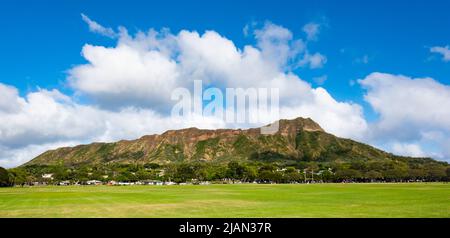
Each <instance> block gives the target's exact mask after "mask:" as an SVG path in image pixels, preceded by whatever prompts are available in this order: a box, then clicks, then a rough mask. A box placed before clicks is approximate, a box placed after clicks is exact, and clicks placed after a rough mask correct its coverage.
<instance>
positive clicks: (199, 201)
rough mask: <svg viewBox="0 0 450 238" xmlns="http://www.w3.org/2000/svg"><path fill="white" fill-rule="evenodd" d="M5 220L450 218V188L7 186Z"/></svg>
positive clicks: (1, 198)
mask: <svg viewBox="0 0 450 238" xmlns="http://www.w3.org/2000/svg"><path fill="white" fill-rule="evenodd" d="M0 217H450V184H443V183H428V184H302V185H300V184H299V185H256V184H242V185H207V186H195V185H188V186H127V187H110V186H69V187H57V186H48V187H30V188H0Z"/></svg>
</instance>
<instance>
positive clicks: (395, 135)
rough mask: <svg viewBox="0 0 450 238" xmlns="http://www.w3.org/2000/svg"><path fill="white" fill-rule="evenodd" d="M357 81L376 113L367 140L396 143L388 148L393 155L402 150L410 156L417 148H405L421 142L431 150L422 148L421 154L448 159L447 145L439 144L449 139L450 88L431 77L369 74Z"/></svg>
mask: <svg viewBox="0 0 450 238" xmlns="http://www.w3.org/2000/svg"><path fill="white" fill-rule="evenodd" d="M358 82H359V83H360V84H361V85H362V86H363V87H364V88H365V89H366V90H367V93H366V94H365V97H364V98H365V100H366V101H367V102H368V103H369V104H370V105H371V107H372V108H373V109H374V111H375V112H376V113H378V114H379V120H378V121H376V122H375V123H373V124H371V125H370V134H369V140H372V141H382V142H383V144H389V143H391V145H392V143H394V144H393V145H396V144H395V143H397V145H396V146H390V147H392V148H393V149H394V152H395V151H400V150H401V149H403V150H405V151H406V150H409V152H411V154H412V152H417V154H419V153H418V152H419V150H417V147H412V146H404V145H405V144H411V143H420V144H423V145H427V146H426V147H433V148H434V149H429V150H428V149H427V148H426V147H424V148H422V149H423V150H424V152H423V154H427V155H429V156H433V155H436V154H441V155H442V156H444V157H445V158H447V159H449V158H450V153H448V152H449V146H448V144H447V145H446V144H444V143H442V142H444V141H449V139H450V121H449V120H448V118H450V109H449V108H450V87H449V86H447V85H443V84H441V83H439V82H437V81H435V80H434V79H432V78H410V77H407V76H402V75H392V74H385V73H372V74H370V75H368V76H367V77H366V78H364V79H362V80H359V81H358ZM399 143H400V144H403V146H400V144H399ZM387 147H389V146H387ZM436 148H437V149H436ZM413 149H414V150H413Z"/></svg>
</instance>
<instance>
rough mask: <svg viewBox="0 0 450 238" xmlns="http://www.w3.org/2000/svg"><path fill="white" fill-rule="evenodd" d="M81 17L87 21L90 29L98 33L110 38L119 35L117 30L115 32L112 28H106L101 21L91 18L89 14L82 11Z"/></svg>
mask: <svg viewBox="0 0 450 238" xmlns="http://www.w3.org/2000/svg"><path fill="white" fill-rule="evenodd" d="M81 19H82V20H83V21H84V22H86V24H87V25H88V26H89V30H90V31H91V32H94V33H98V34H101V35H104V36H107V37H110V38H114V37H116V36H117V34H116V32H114V30H113V29H111V28H106V27H104V26H102V25H100V24H99V23H97V22H95V21H93V20H91V19H90V18H89V17H88V16H86V15H84V14H83V13H81Z"/></svg>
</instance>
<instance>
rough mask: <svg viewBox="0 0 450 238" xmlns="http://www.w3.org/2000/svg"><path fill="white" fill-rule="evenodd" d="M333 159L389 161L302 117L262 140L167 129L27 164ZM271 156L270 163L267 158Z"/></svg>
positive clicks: (251, 132)
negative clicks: (155, 133) (160, 132)
mask: <svg viewBox="0 0 450 238" xmlns="http://www.w3.org/2000/svg"><path fill="white" fill-rule="evenodd" d="M274 156H275V157H276V158H282V159H289V160H297V159H302V160H318V159H321V160H335V159H351V158H356V157H357V158H369V159H377V158H383V157H387V156H392V155H390V154H387V153H385V152H383V151H380V150H378V149H375V148H373V147H370V146H367V145H364V144H361V143H357V142H354V141H352V140H347V139H341V138H338V137H335V136H333V135H331V134H328V133H326V132H325V131H324V130H323V129H322V128H321V127H320V126H319V125H318V124H317V123H316V122H314V121H313V120H311V119H309V118H307V119H305V118H296V119H293V120H280V121H279V131H278V132H277V133H276V134H274V135H262V134H261V132H260V128H252V129H247V130H242V129H237V130H234V129H219V130H202V129H197V128H187V129H182V130H169V131H166V132H164V133H163V134H161V135H147V136H143V137H141V138H139V139H137V140H131V141H119V142H115V143H93V144H90V145H80V146H76V147H67V148H60V149H56V150H51V151H47V152H45V153H43V154H42V155H40V156H38V157H36V158H35V159H33V160H32V161H30V162H28V163H27V165H30V164H57V163H58V164H61V163H63V164H66V165H76V164H80V163H83V164H86V163H149V162H153V163H160V164H164V163H170V162H175V161H214V160H217V161H219V162H226V161H229V160H235V159H240V160H249V159H260V160H264V159H271V158H272V157H274ZM269 157H270V158H269Z"/></svg>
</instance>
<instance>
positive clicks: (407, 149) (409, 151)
mask: <svg viewBox="0 0 450 238" xmlns="http://www.w3.org/2000/svg"><path fill="white" fill-rule="evenodd" d="M392 152H393V153H395V154H397V155H404V156H411V157H425V156H426V154H425V153H424V152H423V151H422V148H421V147H420V145H418V144H408V143H405V144H402V143H394V144H393V145H392Z"/></svg>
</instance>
